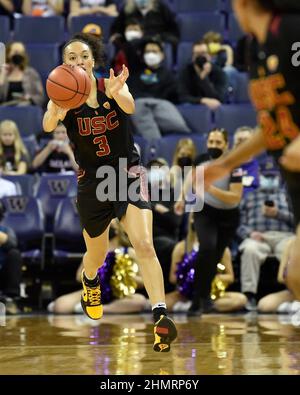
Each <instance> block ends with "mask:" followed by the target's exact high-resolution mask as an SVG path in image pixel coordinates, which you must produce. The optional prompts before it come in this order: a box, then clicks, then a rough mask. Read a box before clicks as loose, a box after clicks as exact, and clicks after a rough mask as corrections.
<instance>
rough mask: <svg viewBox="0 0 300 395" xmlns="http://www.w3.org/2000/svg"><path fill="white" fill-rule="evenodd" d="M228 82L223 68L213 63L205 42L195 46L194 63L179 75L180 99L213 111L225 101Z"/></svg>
mask: <svg viewBox="0 0 300 395" xmlns="http://www.w3.org/2000/svg"><path fill="white" fill-rule="evenodd" d="M227 88H228V81H227V76H226V74H225V72H224V71H223V70H222V69H221V67H219V66H217V65H215V64H213V63H212V62H211V56H210V55H209V52H208V47H207V45H206V44H205V42H204V41H203V40H200V41H196V42H195V43H194V44H193V54H192V63H190V64H188V65H187V66H185V67H184V68H183V69H182V70H181V72H180V75H179V99H180V101H181V102H183V103H192V104H204V105H206V106H207V107H209V108H210V109H211V110H216V109H217V108H218V107H220V105H221V102H223V101H224V100H225V96H226V92H227Z"/></svg>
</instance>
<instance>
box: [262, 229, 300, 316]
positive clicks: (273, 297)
mask: <svg viewBox="0 0 300 395" xmlns="http://www.w3.org/2000/svg"><path fill="white" fill-rule="evenodd" d="M294 240H295V238H294V237H293V236H292V237H291V238H290V239H289V240H288V241H287V242H286V245H285V248H284V250H283V253H282V257H281V260H280V265H279V269H278V276H277V281H278V283H280V284H284V285H286V271H287V270H288V263H289V257H290V250H291V246H292V243H293V242H294ZM294 301H295V297H294V295H293V294H292V292H291V291H290V290H289V289H284V290H282V291H279V292H275V293H272V294H269V295H266V296H264V297H263V298H262V299H260V301H259V303H258V305H257V310H258V311H259V312H260V313H279V314H281V313H294V312H296V311H293V309H294V308H295V307H296V308H297V310H298V309H300V301H298V302H297V301H295V303H293V302H294Z"/></svg>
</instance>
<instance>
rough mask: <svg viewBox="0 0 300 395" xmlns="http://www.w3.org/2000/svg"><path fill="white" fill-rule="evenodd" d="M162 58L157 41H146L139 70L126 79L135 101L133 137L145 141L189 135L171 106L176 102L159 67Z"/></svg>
mask: <svg viewBox="0 0 300 395" xmlns="http://www.w3.org/2000/svg"><path fill="white" fill-rule="evenodd" d="M164 57H165V55H164V49H163V45H162V43H161V42H160V41H157V40H148V41H146V43H145V45H144V48H143V62H142V64H141V67H140V68H138V69H137V70H134V71H133V73H131V76H130V77H129V79H128V85H129V88H130V91H131V93H132V95H133V96H134V98H135V113H134V114H133V115H132V121H133V124H134V126H135V128H136V131H137V133H138V134H139V135H141V136H143V137H144V138H145V139H147V140H152V139H159V138H160V137H161V135H162V134H164V133H168V132H169V133H170V132H172V133H181V132H182V133H189V132H190V131H191V130H190V129H189V127H188V126H187V124H186V122H185V120H184V119H183V117H182V115H181V114H180V112H179V111H178V110H177V108H176V107H175V106H174V104H173V103H172V102H171V101H173V102H175V101H176V99H177V82H176V79H175V78H174V76H173V74H172V73H170V71H169V70H168V69H167V68H166V67H165V66H164V65H163V61H164Z"/></svg>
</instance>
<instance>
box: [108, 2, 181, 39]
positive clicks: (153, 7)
mask: <svg viewBox="0 0 300 395" xmlns="http://www.w3.org/2000/svg"><path fill="white" fill-rule="evenodd" d="M132 18H135V19H137V20H138V21H139V22H140V23H141V24H142V25H143V27H144V34H145V36H146V37H157V38H159V39H160V40H161V41H163V42H169V43H171V44H172V45H173V46H176V45H177V43H178V41H179V35H180V33H179V27H178V24H177V22H176V17H175V15H174V13H173V12H172V11H171V10H170V8H169V7H168V5H167V4H166V3H165V2H163V1H162V0H125V2H124V5H123V7H122V8H121V11H120V13H119V16H118V17H117V18H116V20H115V21H114V22H113V24H112V26H111V31H110V34H111V36H113V35H114V34H116V33H118V34H121V35H123V36H124V32H125V26H126V22H127V21H128V19H132Z"/></svg>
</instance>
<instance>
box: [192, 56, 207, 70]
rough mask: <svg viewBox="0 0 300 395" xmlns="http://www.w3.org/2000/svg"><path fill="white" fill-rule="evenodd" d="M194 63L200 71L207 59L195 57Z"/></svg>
mask: <svg viewBox="0 0 300 395" xmlns="http://www.w3.org/2000/svg"><path fill="white" fill-rule="evenodd" d="M194 63H195V64H196V65H197V66H198V67H199V68H200V69H201V70H202V69H203V66H204V65H205V63H207V59H206V57H205V56H202V55H200V56H197V57H196V59H195V60H194Z"/></svg>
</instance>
